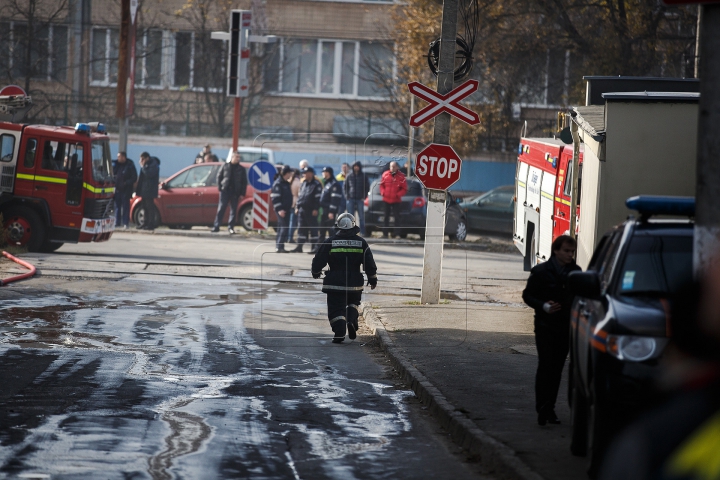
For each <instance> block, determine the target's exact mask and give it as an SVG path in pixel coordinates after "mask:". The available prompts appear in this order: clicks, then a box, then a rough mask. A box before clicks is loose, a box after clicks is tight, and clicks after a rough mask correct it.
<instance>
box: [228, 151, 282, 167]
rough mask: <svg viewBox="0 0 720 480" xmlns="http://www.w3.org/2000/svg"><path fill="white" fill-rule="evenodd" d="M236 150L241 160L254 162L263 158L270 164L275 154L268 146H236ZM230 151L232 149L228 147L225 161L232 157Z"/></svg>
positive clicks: (273, 161) (273, 160)
mask: <svg viewBox="0 0 720 480" xmlns="http://www.w3.org/2000/svg"><path fill="white" fill-rule="evenodd" d="M237 152H238V153H239V154H240V161H241V162H247V163H255V162H257V161H258V160H265V161H267V162H270V163H272V164H274V163H275V155H274V153H273V151H272V150H270V149H269V148H260V147H238V148H237ZM232 153H233V150H232V147H230V150H228V155H227V158H226V159H225V161H226V162H229V161H230V158H232Z"/></svg>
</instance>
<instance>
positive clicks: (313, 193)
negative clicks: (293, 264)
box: [290, 167, 323, 253]
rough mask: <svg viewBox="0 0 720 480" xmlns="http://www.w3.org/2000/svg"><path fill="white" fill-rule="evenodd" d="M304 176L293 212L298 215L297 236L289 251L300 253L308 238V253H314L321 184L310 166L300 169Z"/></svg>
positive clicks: (316, 239)
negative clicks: (293, 245) (309, 246)
mask: <svg viewBox="0 0 720 480" xmlns="http://www.w3.org/2000/svg"><path fill="white" fill-rule="evenodd" d="M302 174H303V175H304V176H305V179H304V180H303V182H302V184H301V185H300V193H299V194H298V200H297V204H295V213H296V214H297V216H298V238H297V247H295V248H294V249H293V250H290V252H294V253H302V251H303V245H304V244H305V242H307V241H308V237H309V238H310V245H311V249H310V253H315V251H316V248H317V246H316V244H317V241H318V221H317V216H318V210H319V209H320V195H321V194H322V189H323V186H322V184H321V183H320V182H319V181H317V179H315V170H314V169H313V168H312V167H305V168H303V169H302Z"/></svg>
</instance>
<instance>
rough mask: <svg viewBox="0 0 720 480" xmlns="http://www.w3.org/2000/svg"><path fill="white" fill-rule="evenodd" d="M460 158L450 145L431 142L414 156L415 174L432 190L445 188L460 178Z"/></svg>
mask: <svg viewBox="0 0 720 480" xmlns="http://www.w3.org/2000/svg"><path fill="white" fill-rule="evenodd" d="M461 167H462V160H461V159H460V157H459V156H458V154H457V153H455V150H453V148H452V147H451V146H450V145H440V144H438V143H431V144H430V145H428V146H427V147H425V148H424V149H423V150H422V151H421V152H420V153H418V154H417V156H416V157H415V176H417V178H418V180H420V181H421V182H422V184H423V185H425V188H431V189H433V190H447V189H448V188H450V187H451V186H452V184H454V183H455V182H457V181H458V180H460V168H461Z"/></svg>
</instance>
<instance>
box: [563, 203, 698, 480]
mask: <svg viewBox="0 0 720 480" xmlns="http://www.w3.org/2000/svg"><path fill="white" fill-rule="evenodd" d="M626 205H627V206H628V208H630V209H631V210H637V211H638V212H639V213H640V218H639V219H634V218H633V217H629V218H628V220H627V221H626V222H625V223H623V224H621V225H618V226H617V227H615V228H613V229H612V230H611V231H610V232H608V233H607V234H606V235H605V236H604V237H603V238H602V240H600V243H599V244H598V246H597V248H596V249H595V252H594V254H593V257H592V259H591V261H590V265H589V267H588V270H587V271H586V272H573V273H571V274H570V277H569V285H570V288H571V289H573V291H574V293H575V294H576V297H575V300H574V303H573V307H572V314H571V326H570V376H569V380H570V381H569V397H570V404H571V408H572V422H573V426H572V439H571V451H572V453H573V454H574V455H578V456H585V455H589V457H590V470H589V471H590V472H591V474H592V473H593V472H596V471H597V468H598V467H599V465H600V462H601V461H602V456H603V454H604V451H605V449H606V448H607V446H608V443H609V442H610V439H611V438H612V436H613V435H614V434H615V433H617V432H618V431H619V429H621V428H622V427H623V426H624V425H626V424H627V423H628V422H629V421H630V420H632V418H634V417H635V416H637V414H638V413H639V412H640V411H641V410H642V409H643V407H647V406H648V405H649V404H651V403H653V397H654V394H653V392H654V388H653V384H654V381H655V379H656V375H657V373H658V359H659V358H660V357H661V355H662V354H663V350H664V348H665V346H666V345H667V343H668V337H669V333H670V332H669V331H668V325H669V304H668V299H669V297H670V296H671V295H672V294H673V293H675V292H676V291H677V290H678V288H679V287H680V286H682V285H683V284H684V283H686V282H688V281H690V280H691V279H692V251H693V221H692V219H691V218H688V217H692V216H693V215H694V212H695V200H694V199H693V198H685V197H652V196H642V197H632V198H630V199H628V200H627V202H626ZM655 215H680V216H684V217H686V218H684V219H672V220H671V219H663V220H661V219H654V218H651V217H653V216H655Z"/></svg>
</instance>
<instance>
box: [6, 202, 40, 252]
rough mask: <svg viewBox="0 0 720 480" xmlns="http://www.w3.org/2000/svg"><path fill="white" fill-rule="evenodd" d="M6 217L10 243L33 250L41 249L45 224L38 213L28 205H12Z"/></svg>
mask: <svg viewBox="0 0 720 480" xmlns="http://www.w3.org/2000/svg"><path fill="white" fill-rule="evenodd" d="M4 218H5V231H7V233H8V243H9V244H10V245H16V246H19V247H27V249H28V250H29V251H31V252H38V251H40V247H41V246H42V244H43V243H44V241H45V226H44V225H43V223H42V220H41V219H40V216H39V215H38V214H37V213H35V212H34V211H33V210H32V209H30V208H28V207H23V206H17V207H10V208H8V209H7V211H6V212H5V215H4Z"/></svg>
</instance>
